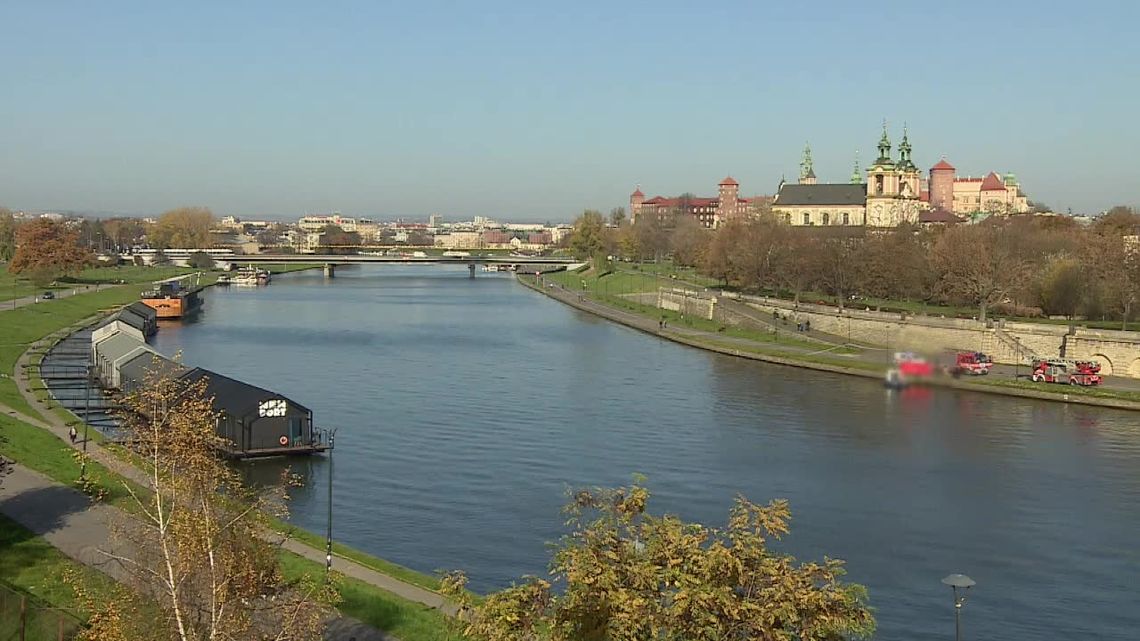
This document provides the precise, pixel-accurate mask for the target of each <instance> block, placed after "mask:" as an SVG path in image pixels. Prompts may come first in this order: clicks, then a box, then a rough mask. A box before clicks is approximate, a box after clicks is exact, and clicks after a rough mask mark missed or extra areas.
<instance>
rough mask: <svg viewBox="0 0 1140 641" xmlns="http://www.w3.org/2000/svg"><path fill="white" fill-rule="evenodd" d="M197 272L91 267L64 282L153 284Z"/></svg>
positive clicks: (187, 269)
mask: <svg viewBox="0 0 1140 641" xmlns="http://www.w3.org/2000/svg"><path fill="white" fill-rule="evenodd" d="M196 271H201V270H197V269H194V268H191V267H171V266H167V267H142V266H139V265H118V266H116V267H92V268H90V269H85V270H83V271H81V272H79V273H77V274H74V275H72V276H70V277H68V278H66V279H65V280H66V281H70V282H75V283H119V282H120V281H122V282H125V283H153V282H154V281H156V280H163V279H166V278H173V277H175V276H181V275H183V274H192V273H194V272H196Z"/></svg>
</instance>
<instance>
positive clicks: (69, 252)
mask: <svg viewBox="0 0 1140 641" xmlns="http://www.w3.org/2000/svg"><path fill="white" fill-rule="evenodd" d="M78 238H79V235H78V233H77V232H76V231H75V230H74V229H71V228H69V227H68V226H67V225H66V224H64V223H61V222H56V221H53V220H47V219H44V218H39V219H36V220H33V221H31V222H27V223H24V224H22V225H20V226H19V228H17V230H16V252H15V255H13V256H12V262H10V263H9V264H8V271H9V272H11V273H13V274H19V275H21V276H24V277H27V278H30V279H31V280H32V281H33V282H34V283H36V284H37V285H46V284H48V283H50V282H52V281H54V280H56V279H57V278H59V277H60V276H63V275H64V274H68V273H71V272H74V271H76V270H79V269H81V268H82V267H83V266H84V265H86V264H87V262H88V259H89V258H90V255H89V254H88V252H86V251H85V250H83V249H82V248H80V247H79V243H78Z"/></svg>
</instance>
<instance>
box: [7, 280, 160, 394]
mask: <svg viewBox="0 0 1140 641" xmlns="http://www.w3.org/2000/svg"><path fill="white" fill-rule="evenodd" d="M138 296H139V287H138V285H120V286H116V287H110V288H107V289H103V290H101V291H98V292H92V293H89V294H83V295H80V296H69V297H67V298H61V299H58V300H52V301H45V302H42V303H38V304H35V305H27V306H25V307H20V308H18V309H10V310H5V311H0V403H4V404H6V405H10V406H12V407H14V408H15V409H17V410H19V411H21V412H24V413H25V414H28V415H30V416H35V415H36V412H35V411H34V410H33V409H32V408H31V407H30V406H29V405H28V404H27V403H26V402H25V401H24V399H23V397H21V396H20V392H19V390H18V389H17V388H16V382H15V380H13V379H12V378H11V377H12V376H13V374H14V371H15V366H16V361H17V360H18V359H19V357H20V355H21V354H23V353H24V351H25V350H27V349H28V346H29V345H30V344H32V343H34V342H35V341H38V340H40V339H41V338H43V337H45V336H48V335H49V334H52V333H54V332H57V331H60V330H62V329H64V328H67V327H70V326H71V325H74V324H75V323H77V322H79V321H81V320H83V319H84V318H87V317H89V316H92V315H94V314H96V313H98V312H100V311H102V310H107V309H113V308H115V307H118V306H121V305H125V304H127V303H129V302H131V301H134V300H138Z"/></svg>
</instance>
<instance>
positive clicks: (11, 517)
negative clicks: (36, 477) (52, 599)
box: [0, 474, 90, 580]
mask: <svg viewBox="0 0 1140 641" xmlns="http://www.w3.org/2000/svg"><path fill="white" fill-rule="evenodd" d="M25 479H26V477H23V476H21V475H18V474H13V475H9V476H6V477H4V479H3V481H2V483H3V484H2V485H0V580H9V579H12V578H14V577H17V576H19V575H21V574H23V573H24V572H26V571H30V570H34V569H35V568H37V567H41V566H42V567H45V568H46V567H49V566H53V565H54V564H55V562H56V560H57V559H58V558H59V553H58V552H57V551H56V550H55V549H54V548H53V547H52V546H51V544H49V543H48V542H47V541H44V540H43V539H38V538H37V537H40V536H42V535H44V534H48V533H51V532H55V531H57V530H60V529H61V528H62V527H63V526H64V525H65V524H66V522H67V519H68V517H69V516H70V515H72V514H75V513H77V512H82V511H84V510H86V509H87V508H88V507H90V501H89V500H88V498H87V497H86V496H84V495H83V494H81V493H79V492H76V491H75V490H72V489H70V488H67V487H64V486H58V485H52V486H48V487H42V486H39V487H22V486H23V485H24V481H25Z"/></svg>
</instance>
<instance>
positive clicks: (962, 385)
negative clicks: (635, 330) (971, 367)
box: [519, 270, 1140, 411]
mask: <svg viewBox="0 0 1140 641" xmlns="http://www.w3.org/2000/svg"><path fill="white" fill-rule="evenodd" d="M543 278H544V280H545V281H546V282H547V283H555V284H557V285H560V286H562V287H565V289H566V290H569V292H570V296H571V298H569V299H567V298H566V295H565V294H562V293H561V292H559V291H549V290H543V289H542V288H541V287H539V286H537V285H536V283H535V279H534V278H533V277H531V276H525V275H520V276H519V279H520V281H521V282H523V283H524V284H527V285H528V286H531V287H534V288H535V289H537V290H539V291H544V293H546V294H548V295H552V296H554V297H555V298H559V297H561V298H562V299H563V300H564V302H567V303H568V304H570V305H573V306H578V307H582V308H583V309H586V311H591V312H593V313H599V314H601V315H603V316H606V315H607V314H606V313H604V312H601V311H600V310H598V309H597V308H596V307H594V308H589V306H582V305H581V304H579V303H578V302H577V301H575V300H573V295H574V294H577V293H580V294H581V295H582V296H583V297H584V298H585V300H588V301H591V302H592V303H595V304H600V305H603V306H605V308H606V309H609V310H614V311H615V312H620V313H624V314H635V315H636V316H637V317H639V319H640V320H638V321H636V322H633V321H627V320H626V319H628V318H629V317H628V316H626V317H625V318H622V317H620V314H619V315H618V316H613V315H612V314H610V316H612V320H615V321H617V322H621V323H624V324H627V325H631V326H639V328H641V329H646V327H647V325H646V321H648V322H650V323H656V322H657V321H658V320H659V319H661V318H665V319H667V320H668V323H669V328H677V327H683V328H685V329H686V330H693V331H663V332H661V331H656V330H652V329H646V331H650V333H656V334H658V335H660V336H662V337H664V338H667V339H669V340H672V341H675V342H678V343H683V344H685V345H689V346H691V347H696V348H700V349H707V350H710V351H715V352H719V353H723V354H730V355H734V356H740V357H744V358H754V359H757V360H763V361H767V362H771V363H777V364H782V365H789V366H794V367H805V368H810V369H818V370H824V371H829V372H834V373H841V374H850V375H858V376H864V377H878V376H881V375H882V374H883V372H885V370H886V367H887V364H886V360H885V359H886V357H887V356H888V355H889V353H888V352H887V351H884V350H861V349H858V348H856V347H854V346H851V347H847V348H842V349H821V345H820V344H819V343H811V342H808V341H804V340H800V339H797V338H795V335H794V334H792V335H791V336H789V337H788V338H786V339H785V338H783V333H781V334H780V337H781V338H780V339H779V342H776V340H775V338H776V337H775V335H774V334H773V333H769V332H764V331H758V330H738V331H731V330H730V329H728V328H725V327H723V326H722V325H721V324H720V323H718V322H716V321H715V320H714V321H709V320H706V319H694V318H691V317H689V316H687V317H685V318H684V319H681V318H680V315H679V314H677V313H676V312H671V311H666V310H661V309H658V308H657V307H656V306H654V305H648V304H641V303H638V302H636V299H637V298H638V296H637V294H643V295H644V294H651V293H652V292H655V291H657V290H656V287H657V286H658V283H659V282H662V283H663V281H659V280H658V279H657V278H656V277H655V276H648V275H645V274H629V273H616V274H609V275H606V274H598V273H596V272H594V271H593V270H582V271H575V272H560V273H550V274H546V275H545V276H544V277H543ZM608 278H613V280H612V281H610V282H609V284H608V285H607V284H606V282H605V281H606V279H608ZM667 282H670V283H672V282H674V281H673V279H670V280H669V281H667ZM660 286H662V287H665V286H666V285H664V284H661V285H660ZM668 287H670V288H672V287H673V285H672V284H670V285H668ZM689 289H690V290H695V288H693V287H692V286H691V285H690V286H689ZM615 291H616V292H617V293H615ZM643 299H644V298H643ZM648 327H649V328H652V327H653V325H648ZM789 333H790V332H789ZM933 384H935V385H938V386H942V387H950V388H955V389H962V390H971V391H978V392H986V393H994V394H1005V395H1009V396H1019V397H1024V398H1034V399H1039V400H1050V401H1060V402H1066V403H1081V404H1086V405H1098V406H1103V407H1112V408H1116V409H1127V410H1134V411H1135V410H1140V391H1136V390H1130V389H1114V388H1106V387H1078V386H1069V385H1046V384H1043V383H1034V382H1032V381H1029V380H1026V379H1021V378H1019V379H1013V378H1004V377H1001V376H998V375H993V376H984V377H977V378H966V379H961V380H955V379H951V378H949V377H946V378H942V379H936V380H935V381H933Z"/></svg>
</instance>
